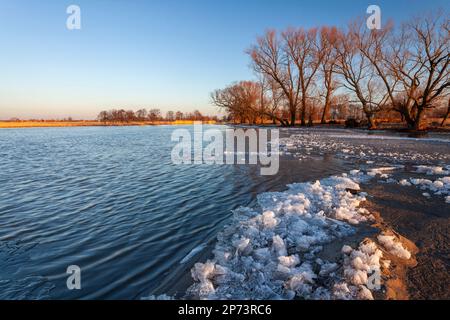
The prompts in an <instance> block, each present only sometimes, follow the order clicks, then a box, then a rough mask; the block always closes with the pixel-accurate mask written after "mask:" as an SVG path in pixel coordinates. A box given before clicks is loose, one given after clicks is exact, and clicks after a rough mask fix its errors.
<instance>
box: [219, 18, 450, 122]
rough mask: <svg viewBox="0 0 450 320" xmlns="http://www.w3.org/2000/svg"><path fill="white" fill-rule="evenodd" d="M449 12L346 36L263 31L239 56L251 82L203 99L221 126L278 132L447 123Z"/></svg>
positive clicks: (345, 31)
mask: <svg viewBox="0 0 450 320" xmlns="http://www.w3.org/2000/svg"><path fill="white" fill-rule="evenodd" d="M449 14H450V13H449V12H448V11H446V10H442V11H440V12H437V13H429V14H426V13H423V14H422V15H421V16H419V17H417V18H414V19H411V20H410V21H407V22H405V23H402V24H399V25H398V26H397V27H394V26H393V25H392V24H390V23H388V24H386V25H385V26H383V28H382V29H381V30H370V29H369V28H368V27H367V26H366V21H365V20H364V19H360V20H355V21H353V22H351V23H350V24H349V25H348V26H347V27H346V28H338V27H325V26H323V27H319V28H311V29H303V28H288V29H286V30H283V31H282V32H278V31H275V30H270V31H267V32H266V33H265V34H264V35H262V36H261V37H259V38H258V39H256V41H255V42H254V44H253V45H252V46H251V47H250V48H249V50H248V51H247V53H248V55H249V57H250V60H251V64H252V68H253V71H254V72H255V74H256V75H257V79H258V80H257V81H241V82H236V83H232V84H230V85H229V86H227V87H225V88H221V89H218V90H216V91H214V92H213V93H212V94H211V97H212V102H213V103H214V104H215V105H216V106H218V107H220V108H222V109H223V110H224V111H225V112H226V113H227V115H228V117H229V119H230V120H232V121H234V122H240V123H263V122H266V121H270V122H273V123H279V124H281V125H283V126H294V125H296V124H297V123H300V124H301V125H307V124H309V125H312V124H313V123H314V122H319V121H320V122H321V123H328V122H335V121H339V120H351V119H353V120H357V119H358V120H363V121H364V122H365V123H366V124H367V126H368V127H369V128H375V127H376V126H377V125H378V123H379V122H382V121H386V120H387V121H391V122H394V121H398V122H402V123H404V124H406V126H407V127H408V128H410V129H421V128H423V127H424V126H426V121H425V119H426V118H440V124H441V125H444V124H445V121H446V119H447V118H448V117H449V115H450V99H449V97H450V54H449V50H450V20H449V19H448V17H449Z"/></svg>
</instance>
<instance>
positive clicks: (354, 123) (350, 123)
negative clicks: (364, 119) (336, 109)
mask: <svg viewBox="0 0 450 320" xmlns="http://www.w3.org/2000/svg"><path fill="white" fill-rule="evenodd" d="M359 125H360V124H359V121H358V120H356V119H354V118H348V119H347V120H345V127H346V128H358V127H359Z"/></svg>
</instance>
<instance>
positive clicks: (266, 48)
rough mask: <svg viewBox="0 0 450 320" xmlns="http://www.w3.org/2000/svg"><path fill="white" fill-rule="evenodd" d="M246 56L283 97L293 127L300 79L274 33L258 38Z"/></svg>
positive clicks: (285, 49) (293, 64) (270, 32)
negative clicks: (277, 88)
mask: <svg viewBox="0 0 450 320" xmlns="http://www.w3.org/2000/svg"><path fill="white" fill-rule="evenodd" d="M248 54H249V55H250V56H251V58H252V62H253V68H254V70H255V71H256V72H257V73H258V74H261V75H263V76H264V77H265V78H266V79H267V80H268V82H269V83H270V82H272V81H273V82H274V83H276V84H277V86H278V87H279V88H280V90H281V91H282V92H283V94H284V95H285V101H286V102H287V105H288V110H289V116H290V125H291V126H294V125H295V121H296V116H297V107H298V105H299V95H300V79H299V72H298V69H297V67H296V65H295V63H294V61H293V60H292V57H291V56H290V54H289V52H288V50H287V47H286V46H285V45H283V43H282V41H281V39H280V38H279V37H278V36H277V33H276V31H273V30H272V31H268V32H266V34H265V35H264V36H263V37H260V38H258V40H257V43H256V45H254V46H253V47H252V48H251V49H250V50H249V51H248Z"/></svg>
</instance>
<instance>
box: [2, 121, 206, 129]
mask: <svg viewBox="0 0 450 320" xmlns="http://www.w3.org/2000/svg"><path fill="white" fill-rule="evenodd" d="M207 123H208V124H215V122H214V121H208V122H207ZM190 124H194V121H174V122H169V121H156V122H146V121H144V122H127V123H117V122H114V123H112V122H111V123H109V122H107V123H105V122H100V121H95V120H83V121H0V128H37V127H104V126H149V125H190Z"/></svg>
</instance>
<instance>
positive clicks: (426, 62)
mask: <svg viewBox="0 0 450 320" xmlns="http://www.w3.org/2000/svg"><path fill="white" fill-rule="evenodd" d="M449 50H450V20H449V19H448V15H445V13H439V14H429V15H426V16H423V17H419V18H416V19H414V20H411V21H410V22H408V23H406V24H404V25H403V26H402V28H401V29H400V32H399V33H398V34H396V35H395V36H394V37H393V38H392V39H391V41H390V46H389V51H388V54H386V55H385V59H384V60H383V61H384V63H385V66H386V69H387V70H388V71H389V72H391V74H392V75H394V76H395V77H396V79H397V81H398V82H399V90H400V91H401V93H402V94H401V95H399V97H400V98H401V99H399V100H398V101H395V100H394V106H393V107H394V108H395V109H396V110H397V111H398V112H400V113H401V114H402V116H403V117H404V119H405V120H406V122H407V124H408V127H409V128H411V129H415V130H419V129H422V126H423V123H422V120H423V115H424V113H425V111H426V110H428V109H432V108H435V107H436V106H437V105H438V102H439V100H440V99H441V98H443V97H445V96H447V95H449V88H450V79H449V78H450V68H449V64H450V52H449Z"/></svg>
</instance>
